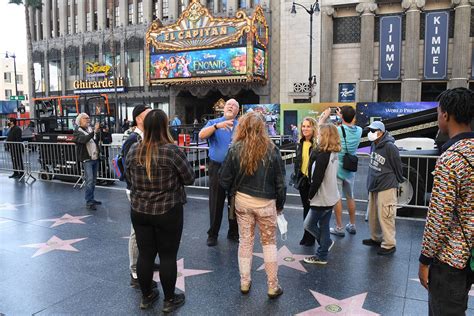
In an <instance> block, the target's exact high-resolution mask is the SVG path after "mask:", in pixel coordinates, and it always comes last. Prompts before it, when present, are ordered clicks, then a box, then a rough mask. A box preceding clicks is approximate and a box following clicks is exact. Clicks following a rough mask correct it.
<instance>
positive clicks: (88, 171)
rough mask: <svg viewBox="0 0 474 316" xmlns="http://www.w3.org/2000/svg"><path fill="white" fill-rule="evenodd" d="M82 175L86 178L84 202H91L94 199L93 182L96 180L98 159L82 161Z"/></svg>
mask: <svg viewBox="0 0 474 316" xmlns="http://www.w3.org/2000/svg"><path fill="white" fill-rule="evenodd" d="M83 166H84V177H85V180H86V203H87V204H92V201H94V189H95V182H96V180H97V169H98V168H99V160H88V161H85V162H84V163H83Z"/></svg>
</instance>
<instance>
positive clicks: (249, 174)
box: [220, 112, 286, 298]
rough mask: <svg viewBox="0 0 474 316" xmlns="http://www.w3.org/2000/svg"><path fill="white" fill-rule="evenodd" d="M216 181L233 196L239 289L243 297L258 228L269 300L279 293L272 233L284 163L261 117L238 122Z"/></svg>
mask: <svg viewBox="0 0 474 316" xmlns="http://www.w3.org/2000/svg"><path fill="white" fill-rule="evenodd" d="M220 182H221V185H222V186H223V187H224V188H225V189H226V190H227V191H228V192H230V194H231V196H234V197H235V212H236V215H237V222H238V226H239V236H240V243H239V253H238V257H239V270H240V291H241V292H242V293H243V294H247V293H248V292H249V291H250V286H251V275H250V271H251V267H252V256H253V254H252V252H253V245H254V238H255V226H256V225H258V227H259V230H260V242H261V244H262V248H263V260H264V262H265V272H266V273H267V284H268V292H267V294H268V296H269V297H270V298H276V297H278V296H280V295H281V294H282V293H283V290H282V289H281V287H280V285H279V283H278V263H277V248H276V233H277V214H279V213H281V212H282V211H283V205H284V203H285V197H286V186H285V165H284V163H283V160H282V159H281V155H280V151H279V150H278V148H277V147H276V146H275V145H274V144H273V143H272V141H271V140H270V138H269V137H268V134H267V129H266V126H265V121H264V118H263V116H262V115H261V114H259V113H256V112H250V113H247V114H245V115H244V116H242V117H241V118H240V120H239V125H238V126H237V130H236V134H235V135H234V140H233V144H232V145H231V147H230V148H229V152H228V154H227V157H226V159H225V161H224V164H223V166H222V170H221V177H220Z"/></svg>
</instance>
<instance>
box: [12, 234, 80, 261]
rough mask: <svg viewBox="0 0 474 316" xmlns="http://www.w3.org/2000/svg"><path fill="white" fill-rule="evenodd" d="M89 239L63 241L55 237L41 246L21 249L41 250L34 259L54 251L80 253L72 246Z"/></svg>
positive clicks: (29, 246) (34, 245) (32, 245)
mask: <svg viewBox="0 0 474 316" xmlns="http://www.w3.org/2000/svg"><path fill="white" fill-rule="evenodd" d="M84 239H87V238H78V239H64V240H63V239H61V238H59V237H56V236H53V237H51V238H50V239H49V240H48V241H47V242H45V243H40V244H29V245H22V246H20V247H28V248H39V249H38V251H36V252H35V254H34V255H33V256H32V258H34V257H36V256H41V255H44V254H45V253H48V252H50V251H53V250H63V251H74V252H79V250H77V249H76V248H74V247H73V246H71V245H72V244H74V243H76V242H79V241H81V240H84Z"/></svg>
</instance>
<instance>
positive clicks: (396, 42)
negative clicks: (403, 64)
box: [379, 15, 402, 80]
mask: <svg viewBox="0 0 474 316" xmlns="http://www.w3.org/2000/svg"><path fill="white" fill-rule="evenodd" d="M379 43H380V61H379V62H380V65H379V69H380V75H379V77H380V80H399V79H400V56H401V48H402V17H401V16H399V15H398V16H384V17H381V18H380V42H379Z"/></svg>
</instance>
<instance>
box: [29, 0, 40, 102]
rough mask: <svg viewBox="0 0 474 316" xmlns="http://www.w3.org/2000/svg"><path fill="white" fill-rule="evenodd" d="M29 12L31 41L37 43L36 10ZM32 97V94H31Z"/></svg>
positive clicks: (30, 9)
mask: <svg viewBox="0 0 474 316" xmlns="http://www.w3.org/2000/svg"><path fill="white" fill-rule="evenodd" d="M28 11H29V13H30V33H31V41H32V42H35V41H37V40H38V39H36V40H35V38H36V33H35V10H33V8H31V7H29V8H28ZM30 95H31V92H30Z"/></svg>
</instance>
